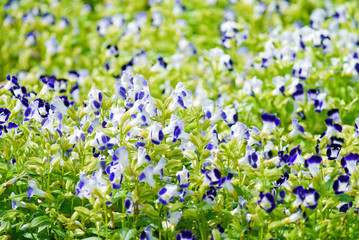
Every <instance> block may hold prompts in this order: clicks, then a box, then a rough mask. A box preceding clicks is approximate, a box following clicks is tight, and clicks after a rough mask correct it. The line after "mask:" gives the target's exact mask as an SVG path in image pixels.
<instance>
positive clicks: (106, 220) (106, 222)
mask: <svg viewBox="0 0 359 240" xmlns="http://www.w3.org/2000/svg"><path fill="white" fill-rule="evenodd" d="M104 208H105V228H106V240H107V239H108V219H107V205H106V201H105V200H104Z"/></svg>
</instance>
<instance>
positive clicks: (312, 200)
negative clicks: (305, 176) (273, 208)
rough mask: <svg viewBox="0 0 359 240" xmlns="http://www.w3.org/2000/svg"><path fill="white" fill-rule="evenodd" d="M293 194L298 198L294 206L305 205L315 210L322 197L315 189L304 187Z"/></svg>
mask: <svg viewBox="0 0 359 240" xmlns="http://www.w3.org/2000/svg"><path fill="white" fill-rule="evenodd" d="M293 193H294V194H295V195H296V196H297V199H296V200H295V202H294V203H293V205H294V206H299V205H300V204H301V203H303V205H304V206H305V207H306V208H309V209H315V208H316V207H317V205H318V200H319V198H320V196H319V193H318V192H317V191H316V190H315V189H313V188H308V189H305V188H303V187H302V186H298V187H296V188H294V189H293Z"/></svg>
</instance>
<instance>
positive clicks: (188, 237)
mask: <svg viewBox="0 0 359 240" xmlns="http://www.w3.org/2000/svg"><path fill="white" fill-rule="evenodd" d="M176 240H196V237H195V236H194V235H193V233H192V232H191V231H187V230H183V231H180V232H179V233H178V234H177V236H176Z"/></svg>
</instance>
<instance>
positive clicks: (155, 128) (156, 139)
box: [148, 122, 164, 145]
mask: <svg viewBox="0 0 359 240" xmlns="http://www.w3.org/2000/svg"><path fill="white" fill-rule="evenodd" d="M148 130H149V131H150V136H151V141H152V142H153V143H154V144H156V145H159V144H160V143H161V141H162V140H163V138H164V135H163V132H162V125H161V124H160V123H158V122H153V123H152V125H151V126H150V127H149V128H148Z"/></svg>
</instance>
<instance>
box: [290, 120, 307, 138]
mask: <svg viewBox="0 0 359 240" xmlns="http://www.w3.org/2000/svg"><path fill="white" fill-rule="evenodd" d="M292 125H293V130H292V131H291V132H290V133H289V137H290V138H293V137H294V136H295V135H297V134H303V135H304V128H303V127H302V126H301V125H300V124H299V123H298V119H295V118H294V119H292Z"/></svg>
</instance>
